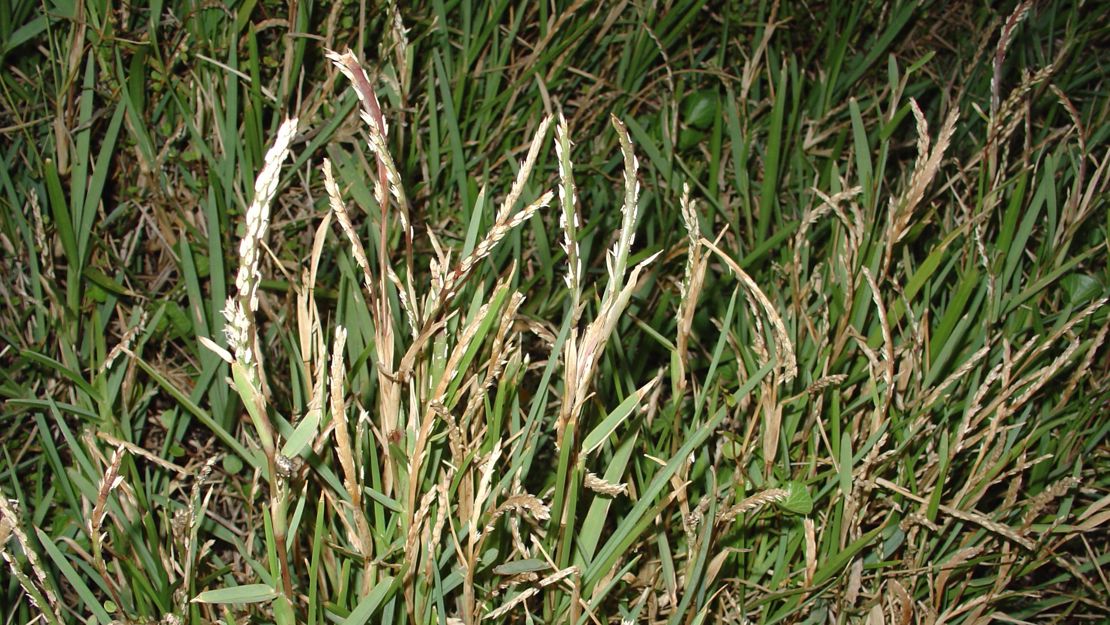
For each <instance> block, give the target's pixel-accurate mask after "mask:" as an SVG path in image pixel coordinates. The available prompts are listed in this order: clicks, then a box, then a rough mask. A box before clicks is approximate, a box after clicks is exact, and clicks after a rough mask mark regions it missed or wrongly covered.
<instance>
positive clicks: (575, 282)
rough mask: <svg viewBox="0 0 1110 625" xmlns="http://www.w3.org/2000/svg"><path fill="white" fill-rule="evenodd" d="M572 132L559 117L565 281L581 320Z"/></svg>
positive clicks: (557, 133) (557, 144)
mask: <svg viewBox="0 0 1110 625" xmlns="http://www.w3.org/2000/svg"><path fill="white" fill-rule="evenodd" d="M571 145H572V144H571V142H570V130H569V129H568V128H567V120H566V118H565V117H563V116H562V115H560V116H559V126H558V128H556V130H555V158H556V160H558V161H559V206H560V207H561V208H562V210H561V211H560V213H559V226H560V227H561V228H562V230H563V243H562V247H563V253H565V254H566V255H567V275H566V277H565V278H564V281H565V282H566V285H567V290H568V291H570V296H571V310H572V311H575V312H574V313H573V314H575V315H576V316H577V313H578V308H579V301H580V300H581V296H582V258H581V256H580V255H579V250H578V228H580V227H581V223H580V219H579V217H578V194H577V191H576V190H575V187H574V165H573V163H572V162H571V160H570V148H571Z"/></svg>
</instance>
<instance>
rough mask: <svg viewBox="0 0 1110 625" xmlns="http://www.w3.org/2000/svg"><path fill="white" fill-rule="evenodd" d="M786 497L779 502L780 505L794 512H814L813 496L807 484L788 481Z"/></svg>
mask: <svg viewBox="0 0 1110 625" xmlns="http://www.w3.org/2000/svg"><path fill="white" fill-rule="evenodd" d="M786 493H787V494H786V499H784V500H782V501H780V502H779V507H780V508H782V509H783V510H786V511H787V512H790V513H792V514H803V515H804V514H809V513H810V512H813V498H812V497H810V496H809V491H808V490H807V489H806V487H805V484H802V483H801V482H787V483H786Z"/></svg>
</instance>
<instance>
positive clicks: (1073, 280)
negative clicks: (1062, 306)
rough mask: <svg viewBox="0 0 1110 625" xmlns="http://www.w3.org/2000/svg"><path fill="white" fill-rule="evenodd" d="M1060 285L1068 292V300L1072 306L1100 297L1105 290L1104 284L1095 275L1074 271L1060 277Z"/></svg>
mask: <svg viewBox="0 0 1110 625" xmlns="http://www.w3.org/2000/svg"><path fill="white" fill-rule="evenodd" d="M1060 285H1061V286H1063V287H1064V292H1066V293H1067V294H1068V302H1069V303H1070V304H1071V305H1072V306H1082V305H1083V304H1086V303H1087V302H1089V301H1091V300H1093V299H1094V298H1096V297H1098V294H1099V293H1101V292H1102V291H1103V288H1102V284H1101V283H1099V281H1098V279H1097V278H1095V277H1094V276H1091V275H1089V274H1085V273H1073V274H1070V275H1067V276H1064V277H1063V278H1061V279H1060Z"/></svg>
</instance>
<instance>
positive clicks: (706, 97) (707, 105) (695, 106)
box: [682, 89, 720, 128]
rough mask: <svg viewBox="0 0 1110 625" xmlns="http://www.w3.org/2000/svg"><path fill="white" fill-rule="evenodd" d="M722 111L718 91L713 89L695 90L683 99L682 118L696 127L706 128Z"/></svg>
mask: <svg viewBox="0 0 1110 625" xmlns="http://www.w3.org/2000/svg"><path fill="white" fill-rule="evenodd" d="M719 111H720V103H719V101H718V97H717V92H716V91H713V90H711V89H703V90H701V91H695V92H694V93H691V94H690V95H688V96H686V97H685V98H684V99H683V100H682V119H683V121H685V122H686V123H687V124H688V125H690V126H693V127H695V128H706V127H708V126H709V124H712V123H713V118H714V117H716V116H717V115H718V112H719Z"/></svg>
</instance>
